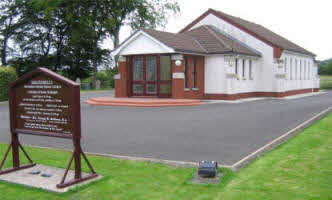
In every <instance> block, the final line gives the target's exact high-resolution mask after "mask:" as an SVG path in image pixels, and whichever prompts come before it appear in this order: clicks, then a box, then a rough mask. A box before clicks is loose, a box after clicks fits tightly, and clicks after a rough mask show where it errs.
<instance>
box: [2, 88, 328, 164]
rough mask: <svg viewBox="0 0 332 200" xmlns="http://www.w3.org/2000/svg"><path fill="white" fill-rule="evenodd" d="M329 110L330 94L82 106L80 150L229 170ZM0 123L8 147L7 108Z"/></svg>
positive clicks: (25, 139) (46, 142) (44, 141)
mask: <svg viewBox="0 0 332 200" xmlns="http://www.w3.org/2000/svg"><path fill="white" fill-rule="evenodd" d="M98 95H101V96H105V94H102V93H99V94H98ZM82 98H84V94H83V95H82ZM331 105H332V92H327V93H325V94H322V95H317V96H308V97H303V98H300V99H289V100H276V99H265V100H256V101H251V102H243V103H237V104H229V103H216V104H206V105H202V106H196V107H167V108H133V107H132V108H128V107H104V106H89V105H85V104H82V130H83V149H84V151H88V152H96V153H110V154H120V155H126V156H137V157H146V158H156V159H166V160H179V161H198V160H202V159H212V160H217V161H219V162H220V163H221V164H224V165H231V164H234V163H235V162H236V161H238V160H240V159H241V158H243V157H245V156H247V155H248V154H250V153H251V152H253V151H255V150H257V149H259V148H260V147H262V146H263V145H265V144H266V143H268V142H270V141H272V140H273V139H275V138H277V137H279V136H280V135H282V134H283V133H285V132H287V131H288V130H290V129H292V128H294V127H296V126H297V125H298V124H300V123H301V122H304V121H305V120H307V119H309V118H311V117H313V116H314V115H315V114H317V113H319V112H321V111H323V110H324V109H326V108H328V107H330V106H331ZM0 120H1V124H0V142H8V141H9V138H10V137H9V136H10V135H9V128H8V127H9V120H8V105H7V104H0ZM21 138H22V140H21V141H22V143H23V144H30V145H38V146H45V147H57V148H71V142H70V141H68V140H65V139H57V138H47V137H37V136H26V135H24V136H21Z"/></svg>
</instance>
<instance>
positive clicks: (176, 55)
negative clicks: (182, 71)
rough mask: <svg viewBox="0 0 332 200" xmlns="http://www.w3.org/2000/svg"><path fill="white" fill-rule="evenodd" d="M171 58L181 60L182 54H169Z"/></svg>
mask: <svg viewBox="0 0 332 200" xmlns="http://www.w3.org/2000/svg"><path fill="white" fill-rule="evenodd" d="M171 59H172V60H183V55H182V54H175V55H172V56H171Z"/></svg>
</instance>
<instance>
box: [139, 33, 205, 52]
mask: <svg viewBox="0 0 332 200" xmlns="http://www.w3.org/2000/svg"><path fill="white" fill-rule="evenodd" d="M142 30H143V31H144V32H145V33H147V34H149V35H150V36H152V37H154V38H156V39H157V40H159V41H160V42H162V43H163V44H165V45H166V46H168V47H171V48H173V49H174V50H176V51H185V52H192V53H206V51H205V49H204V48H202V46H201V45H200V44H199V43H198V42H197V41H196V40H195V39H194V38H193V37H190V36H189V35H187V34H176V33H169V32H163V31H156V30H152V29H142Z"/></svg>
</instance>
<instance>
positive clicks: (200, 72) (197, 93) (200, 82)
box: [184, 56, 204, 99]
mask: <svg viewBox="0 0 332 200" xmlns="http://www.w3.org/2000/svg"><path fill="white" fill-rule="evenodd" d="M185 57H187V60H188V65H187V66H188V69H187V70H188V71H187V75H188V89H189V90H188V91H184V98H187V99H203V98H204V56H185ZM194 58H196V70H197V71H196V73H197V78H196V81H197V82H196V88H197V89H198V90H195V89H194V90H193V88H194V75H193V74H194Z"/></svg>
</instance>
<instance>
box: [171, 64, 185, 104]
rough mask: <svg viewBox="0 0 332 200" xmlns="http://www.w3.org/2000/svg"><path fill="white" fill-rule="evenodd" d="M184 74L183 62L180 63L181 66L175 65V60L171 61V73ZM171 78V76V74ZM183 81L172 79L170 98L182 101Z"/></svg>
mask: <svg viewBox="0 0 332 200" xmlns="http://www.w3.org/2000/svg"><path fill="white" fill-rule="evenodd" d="M176 72H182V73H183V72H184V60H182V62H181V66H176V65H175V60H172V73H176ZM172 76H173V74H172ZM183 89H184V79H173V78H172V98H174V99H183V97H184V96H183Z"/></svg>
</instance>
